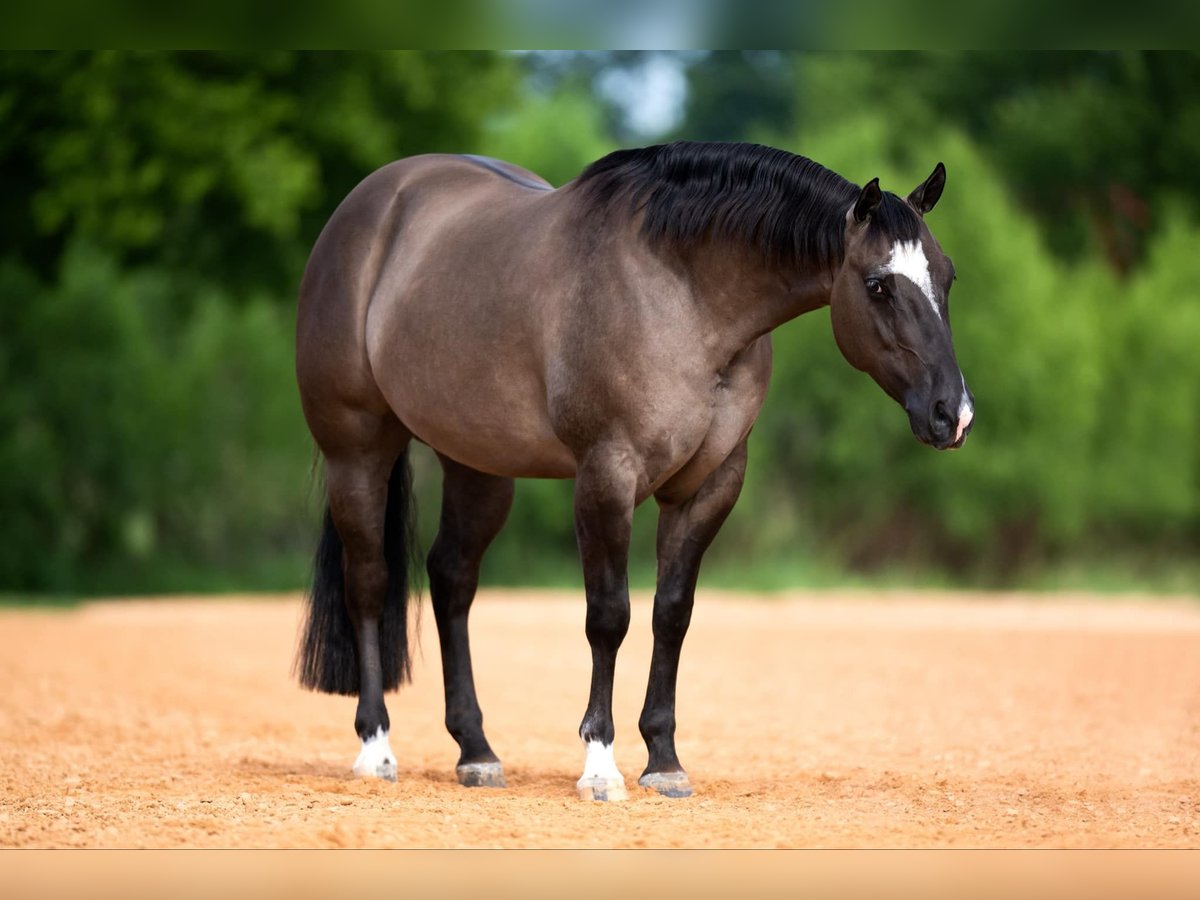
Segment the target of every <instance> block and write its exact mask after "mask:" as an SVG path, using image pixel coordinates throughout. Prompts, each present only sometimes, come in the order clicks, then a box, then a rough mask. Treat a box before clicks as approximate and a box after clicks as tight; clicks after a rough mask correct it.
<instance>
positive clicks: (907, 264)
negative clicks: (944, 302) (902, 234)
mask: <svg viewBox="0 0 1200 900" xmlns="http://www.w3.org/2000/svg"><path fill="white" fill-rule="evenodd" d="M885 271H886V272H887V273H888V274H890V275H903V276H904V277H905V278H907V279H908V280H909V281H911V282H912V283H913V284H915V285H916V286H917V287H919V288H920V289H921V293H922V294H924V295H925V299H926V300H928V301H929V305H930V306H932V307H933V312H934V314H935V315H936V316H937V317H938V318H939V319H940V318H941V317H942V311H941V310H940V309H938V305H937V299H936V298H935V297H934V296H933V279H932V278H930V277H929V260H927V259H926V258H925V249H924V248H923V247H922V246H921V242H920V241H897V242H896V243H894V244H892V255H891V256H890V257H889V258H888V264H887V269H886V270H885Z"/></svg>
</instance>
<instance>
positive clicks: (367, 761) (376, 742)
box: [354, 725, 396, 776]
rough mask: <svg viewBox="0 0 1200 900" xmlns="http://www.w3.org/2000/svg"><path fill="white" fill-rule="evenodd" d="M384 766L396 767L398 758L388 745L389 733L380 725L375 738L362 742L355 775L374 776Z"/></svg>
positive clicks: (356, 761)
mask: <svg viewBox="0 0 1200 900" xmlns="http://www.w3.org/2000/svg"><path fill="white" fill-rule="evenodd" d="M383 765H392V766H394V765H396V757H395V756H394V755H393V754H392V748H391V747H390V746H389V745H388V733H387V732H386V731H384V730H383V726H382V725H380V726H379V729H378V730H377V731H376V732H375V735H374V736H373V737H369V738H367V739H366V740H365V741H363V742H362V750H360V751H359V754H358V759H356V760H355V761H354V774H355V775H371V776H374V775H376V774H378V772H379V767H380V766H383Z"/></svg>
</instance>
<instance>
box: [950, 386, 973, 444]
mask: <svg viewBox="0 0 1200 900" xmlns="http://www.w3.org/2000/svg"><path fill="white" fill-rule="evenodd" d="M958 377H959V378H960V379H961V380H962V389H963V390H962V399H961V400H959V401H958V431H956V432H955V434H954V442H955V443H956V444H957V443H958V442H959V441H960V440H962V436H963V432H964V431H966V430H967V427H968V426H969V425H970V424H971V420H972V419H974V418H975V407H974V406H972V405H971V400H970V398H969V397H968V396H967V381H966V379H965V378H963V377H962V373H961V372H960V373H959V376H958Z"/></svg>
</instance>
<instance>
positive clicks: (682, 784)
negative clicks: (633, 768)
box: [638, 772, 692, 797]
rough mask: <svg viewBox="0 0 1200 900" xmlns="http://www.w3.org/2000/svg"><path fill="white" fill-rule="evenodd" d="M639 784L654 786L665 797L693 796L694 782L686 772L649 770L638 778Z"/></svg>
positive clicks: (647, 786) (648, 786)
mask: <svg viewBox="0 0 1200 900" xmlns="http://www.w3.org/2000/svg"><path fill="white" fill-rule="evenodd" d="M638 784H640V785H641V786H642V787H646V788H653V789H654V790H656V791H658V792H659V793H660V794H662V795H663V796H664V797H690V796H692V783H691V782H690V781H688V777H687V773H686V772H647V773H646V774H645V775H643V776H642V777H641V778H639V779H638Z"/></svg>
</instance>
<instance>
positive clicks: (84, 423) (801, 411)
mask: <svg viewBox="0 0 1200 900" xmlns="http://www.w3.org/2000/svg"><path fill="white" fill-rule="evenodd" d="M675 59H676V60H677V63H678V65H679V66H680V67H681V69H683V70H684V71H685V72H686V75H687V78H688V82H689V84H690V93H689V98H688V103H687V107H686V109H685V110H684V118H683V124H682V125H681V126H679V127H678V129H677V134H675V135H668V136H646V135H636V134H633V133H632V132H631V130H630V125H629V122H628V119H627V117H625V116H623V115H622V109H621V103H620V102H619V98H614V97H613V96H611V95H608V94H605V92H604V91H602V90H598V89H597V87H596V86H597V84H598V83H599V80H600V79H601V78H602V77H603V75H604V73H605V72H606V71H609V70H611V69H612V67H622V68H624V69H627V70H629V71H631V72H636V71H637V69H638V67H639V66H640V65H641V63H642V62H643V61H644V60H642V58H641V57H640V56H639V55H638V54H636V53H628V52H626V53H618V54H603V53H586V54H569V55H555V54H549V53H541V54H499V53H486V52H479V53H463V52H451V51H443V52H436V51H428V52H426V51H419V52H418V51H410V52H396V53H356V54H340V53H336V54H327V53H300V52H270V53H254V54H249V53H221V54H201V53H183V52H172V53H105V52H99V53H47V54H24V53H8V54H4V55H0V235H2V236H3V242H2V245H0V246H2V249H0V379H2V381H3V384H4V388H3V390H2V391H0V510H3V513H4V515H3V518H2V519H0V522H2V525H0V529H2V530H0V592H2V591H57V592H80V591H83V592H92V591H128V590H168V589H188V588H193V589H200V588H221V587H271V586H279V587H290V586H296V585H298V584H300V583H302V582H303V580H304V577H305V573H306V567H307V556H308V553H309V551H310V541H311V539H312V536H313V524H314V520H315V512H316V508H317V505H318V498H317V497H316V496H315V494H316V493H317V492H316V491H314V490H312V489H310V487H309V472H310V466H311V462H312V453H311V444H310V441H309V438H308V436H307V432H306V429H305V426H304V423H303V419H302V417H301V416H300V411H299V403H298V398H297V395H296V389H295V385H294V375H293V371H292V364H293V325H294V298H295V292H296V285H297V283H298V281H299V275H300V272H301V270H302V267H303V265H304V261H305V258H306V256H307V252H308V250H309V248H310V247H311V245H312V242H313V240H314V239H315V237H316V235H317V233H318V232H319V230H320V228H321V226H322V225H323V224H324V222H325V220H326V219H327V217H328V215H329V213H330V212H331V211H332V209H333V207H334V206H335V205H336V204H337V203H338V202H339V201H340V200H341V198H342V197H343V196H345V194H346V193H347V192H348V191H349V190H350V189H351V188H352V187H353V185H354V184H355V183H356V182H357V181H358V180H359V179H361V178H362V177H363V176H365V175H366V174H367V173H369V172H370V171H371V170H373V169H374V168H376V167H378V166H379V165H382V164H384V163H386V162H388V161H390V160H392V159H394V158H397V157H400V156H405V155H409V154H414V153H420V152H428V151H455V152H477V153H487V154H490V155H495V156H499V157H501V158H505V159H509V160H511V161H513V162H516V163H518V164H520V165H523V166H526V167H528V168H531V169H533V170H534V171H536V172H539V173H540V174H542V175H543V176H545V177H546V178H548V179H549V180H550V181H551V182H552V183H554V184H560V183H563V182H565V181H567V180H569V179H570V178H571V177H573V176H574V175H575V174H576V173H577V172H578V171H579V170H580V169H581V168H582V167H583V166H584V165H586V164H587V163H588V162H590V161H591V160H593V159H595V158H596V157H598V156H600V155H602V154H603V153H605V152H607V151H608V150H609V149H612V148H613V147H614V146H616V145H617V143H618V142H620V143H625V144H630V143H635V142H639V141H640V142H645V140H647V139H648V137H653V138H657V137H669V136H679V137H691V138H716V139H731V140H733V139H750V140H759V141H763V142H766V143H772V144H776V145H778V146H783V147H787V148H788V149H791V150H794V151H796V152H799V153H803V154H805V155H808V156H811V157H813V158H814V159H817V160H819V161H820V162H822V163H824V164H826V165H828V166H830V167H831V168H833V169H835V170H837V171H839V172H841V173H842V174H843V175H845V176H846V177H848V178H850V179H852V180H854V181H857V182H860V183H861V182H863V181H865V180H867V179H869V178H871V177H872V176H875V175H879V176H880V177H881V179H882V181H883V184H884V186H885V187H888V188H890V189H892V190H894V191H896V192H898V193H904V192H906V191H907V190H908V189H909V188H911V187H912V186H913V185H915V184H917V183H918V182H919V181H920V180H921V179H922V178H924V177H925V176H926V175H927V174H928V172H929V170H930V169H931V168H932V165H933V163H934V162H935V161H937V160H938V159H941V160H944V161H945V163H946V165H947V167H948V170H949V183H948V187H947V190H946V193H945V195H944V198H943V200H942V202H941V203H940V204H939V206H938V208H937V209H936V210H935V211H934V212H933V213H931V214H930V220H929V221H930V225H931V227H932V228H933V230H934V232H935V234H936V235H937V236H938V238H939V240H940V241H941V242H942V244H943V246H944V247H945V248H946V250H947V252H949V253H950V254H951V255H952V256H953V257H954V260H955V264H956V268H957V270H958V272H959V282H958V284H957V286H956V288H955V290H954V292H953V295H952V298H951V306H952V311H953V321H954V325H955V338H956V346H957V348H958V353H959V358H960V360H961V362H962V364H963V369H964V372H965V374H966V376H967V379H968V381H969V382H970V384H971V387H972V389H973V390H974V391H975V394H976V400H977V408H978V423H977V427H976V429H975V431H974V434H973V436H972V438H971V440H970V441H969V442H968V445H967V447H966V449H964V450H963V451H961V452H958V453H953V454H937V453H934V452H932V451H929V450H927V449H926V448H922V447H920V446H919V445H917V444H916V442H915V441H913V439H912V436H911V434H910V433H909V430H908V425H907V421H906V418H905V416H904V415H903V413H902V412H901V411H899V410H898V409H897V408H895V406H894V404H892V403H891V401H890V400H888V399H887V398H886V397H885V396H884V395H883V394H882V393H881V392H880V391H879V390H878V388H876V387H875V385H874V384H873V383H872V382H871V381H870V380H869V379H867V378H866V377H865V376H863V375H862V374H861V373H858V372H855V371H854V370H853V369H851V368H850V367H849V366H848V365H846V364H845V362H844V361H843V360H842V359H841V358H840V356H839V354H838V351H837V349H836V347H835V345H834V343H833V341H832V339H831V335H830V330H829V322H828V315H827V313H825V312H817V313H814V314H812V315H809V316H805V317H802V318H801V319H799V320H797V321H796V322H793V323H789V324H788V325H786V326H784V327H783V328H781V329H780V330H779V331H778V332H777V333H776V353H775V359H776V370H775V375H774V378H773V381H772V385H771V391H770V394H769V396H768V400H767V405H766V408H765V410H764V413H763V415H762V417H761V419H760V420H759V423H758V425H757V426H756V428H755V431H754V436H753V439H752V441H751V462H750V470H749V475H748V479H747V485H746V490H745V492H744V494H743V498H742V501H741V503H740V504H739V506H738V508H737V509H736V510H735V511H734V513H733V515H732V516H731V517H730V519H729V522H728V523H727V525H726V527H725V530H724V531H723V533H722V536H721V538H720V539H719V540H718V542H717V544H716V546H715V547H714V551H713V554H711V556H712V562H713V565H712V570H711V571H712V574H714V575H715V577H716V580H717V581H718V582H720V583H725V584H731V585H738V584H740V585H746V586H755V585H764V584H768V583H769V584H771V585H775V584H777V583H780V582H784V581H788V580H795V579H796V578H801V579H805V580H809V581H820V582H830V581H838V582H839V583H844V582H845V579H846V578H847V577H858V576H860V575H861V574H862V573H876V575H875V576H873V577H880V578H888V577H891V576H890V575H888V574H887V573H888V572H889V571H890V572H895V571H901V572H904V573H907V574H906V575H905V576H904V577H913V578H919V579H923V580H927V581H937V582H942V581H943V580H944V579H951V580H955V581H959V582H961V581H971V582H973V583H979V584H1011V583H1054V584H1057V585H1061V584H1063V583H1082V582H1083V581H1086V580H1087V573H1088V572H1089V571H1092V570H1094V569H1095V565H1094V563H1095V561H1100V562H1102V563H1103V565H1104V566H1111V565H1113V561H1114V560H1117V559H1124V560H1127V561H1128V564H1129V565H1130V566H1133V567H1135V568H1134V571H1135V572H1139V573H1140V574H1139V576H1138V577H1142V575H1145V577H1147V578H1150V577H1151V576H1152V575H1153V574H1154V573H1155V572H1159V571H1165V570H1170V569H1171V568H1172V567H1175V569H1174V570H1176V571H1178V570H1180V569H1179V567H1181V566H1182V567H1183V568H1182V571H1186V572H1195V571H1197V570H1196V568H1195V566H1196V547H1197V542H1198V541H1200V352H1197V347H1200V299H1198V297H1197V288H1196V285H1197V284H1198V283H1200V255H1198V254H1197V253H1196V250H1195V248H1196V247H1197V246H1200V226H1198V225H1197V216H1198V213H1200V182H1198V180H1197V179H1200V174H1198V173H1200V165H1198V164H1200V61H1198V60H1200V57H1197V55H1195V54H1175V53H1170V54H1166V53H1054V54H1011V53H1009V54H991V53H971V54H950V53H925V54H909V53H887V54H813V53H791V52H768V51H754V52H740V51H725V52H718V53H712V54H698V53H691V52H689V53H684V54H679V55H677V56H676V57H675ZM416 467H417V489H418V492H419V496H420V499H421V519H422V529H423V534H424V536H425V539H426V541H428V539H429V537H430V531H431V529H432V527H433V525H434V523H436V519H437V503H438V483H439V481H438V472H437V466H436V463H435V462H434V461H433V460H432V459H431V458H430V457H429V456H428V455H421V454H418V455H417V458H416ZM570 491H571V485H570V483H569V482H533V481H529V482H522V483H520V484H519V486H518V494H517V503H516V505H515V507H514V511H513V515H512V518H511V519H510V523H509V526H508V527H507V529H506V530H505V532H504V533H503V534H502V535H501V537H500V539H499V540H498V541H497V544H496V546H495V547H494V549H493V551H492V553H491V554H490V555H489V558H488V561H487V563H486V565H485V572H484V574H485V577H486V578H488V579H490V580H493V581H504V582H510V583H511V582H526V583H529V582H550V581H559V582H561V581H563V580H578V577H579V576H578V567H577V564H576V563H575V560H574V539H573V531H572V514H571V500H570ZM653 530H654V510H653V505H652V504H650V505H648V506H647V507H643V508H642V509H641V510H639V512H638V516H637V519H636V522H635V545H634V548H633V553H632V556H633V559H634V563H635V580H642V581H644V580H645V578H646V573H648V572H651V571H652V569H653V564H652V556H653V544H654V540H653ZM748 559H753V560H755V562H754V564H753V565H747V564H746V560H748ZM1136 567H1141V569H1138V568H1136ZM1189 567H1190V568H1189ZM1106 570H1107V569H1106ZM1047 572H1060V573H1070V574H1064V575H1063V576H1062V577H1061V578H1057V579H1056V578H1054V577H1049V576H1047V574H1046V573H1047ZM848 573H849V574H848ZM1151 580H1153V579H1151ZM1192 589H1194V586H1193V588H1192Z"/></svg>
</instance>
